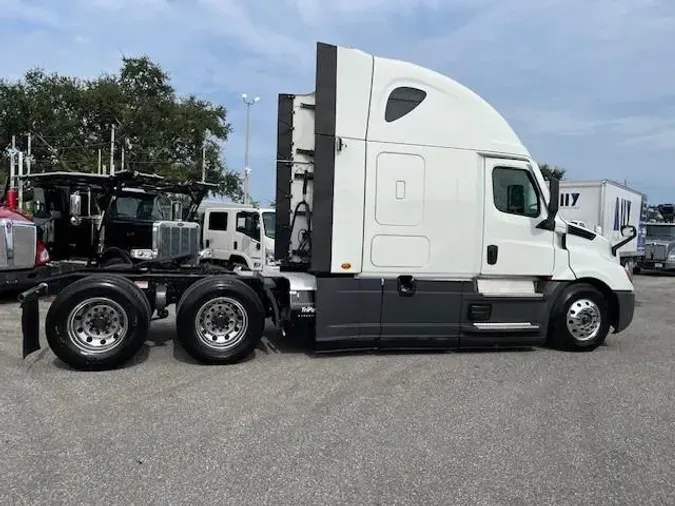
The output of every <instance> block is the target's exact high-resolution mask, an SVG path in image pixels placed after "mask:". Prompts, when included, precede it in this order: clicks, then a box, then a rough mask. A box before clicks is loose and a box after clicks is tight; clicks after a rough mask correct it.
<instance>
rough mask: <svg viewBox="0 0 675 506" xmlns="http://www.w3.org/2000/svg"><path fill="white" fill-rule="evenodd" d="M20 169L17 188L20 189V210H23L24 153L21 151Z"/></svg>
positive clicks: (18, 170)
mask: <svg viewBox="0 0 675 506" xmlns="http://www.w3.org/2000/svg"><path fill="white" fill-rule="evenodd" d="M18 158H19V160H18V165H19V167H18V169H17V171H16V172H17V176H18V177H17V187H18V188H19V199H18V200H19V206H18V207H19V210H22V209H23V178H22V177H21V176H23V151H19V153H18Z"/></svg>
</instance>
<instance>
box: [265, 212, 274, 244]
mask: <svg viewBox="0 0 675 506" xmlns="http://www.w3.org/2000/svg"><path fill="white" fill-rule="evenodd" d="M275 218H276V214H275V213H273V212H270V211H268V212H265V213H262V219H263V226H264V227H265V235H266V236H267V237H269V238H270V239H274V237H275V234H276V229H275V226H276V219H275Z"/></svg>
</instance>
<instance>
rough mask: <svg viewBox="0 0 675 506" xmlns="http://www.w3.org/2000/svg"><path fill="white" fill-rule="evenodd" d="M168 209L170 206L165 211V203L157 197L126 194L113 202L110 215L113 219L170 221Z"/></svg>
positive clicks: (144, 194)
mask: <svg viewBox="0 0 675 506" xmlns="http://www.w3.org/2000/svg"><path fill="white" fill-rule="evenodd" d="M170 209H171V208H170V204H169V209H168V210H167V208H166V202H163V199H162V198H161V197H160V196H159V195H153V194H148V193H139V194H129V193H127V194H124V195H122V196H121V197H118V198H117V199H116V200H115V201H114V202H113V204H112V206H111V208H110V215H111V216H112V217H113V218H123V219H135V220H152V221H160V220H169V219H170V218H169V216H170V215H171V211H170Z"/></svg>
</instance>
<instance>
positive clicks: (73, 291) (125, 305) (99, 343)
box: [45, 275, 150, 371]
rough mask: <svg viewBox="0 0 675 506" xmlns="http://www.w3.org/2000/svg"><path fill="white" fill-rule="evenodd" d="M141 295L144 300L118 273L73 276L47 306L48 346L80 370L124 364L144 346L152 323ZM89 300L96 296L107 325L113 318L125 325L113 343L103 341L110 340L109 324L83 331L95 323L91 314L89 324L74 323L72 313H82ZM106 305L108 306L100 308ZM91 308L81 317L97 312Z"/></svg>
mask: <svg viewBox="0 0 675 506" xmlns="http://www.w3.org/2000/svg"><path fill="white" fill-rule="evenodd" d="M141 300H146V301H147V299H146V297H145V296H144V295H143V293H142V292H141V291H140V289H139V288H138V287H137V286H136V285H134V284H133V283H131V282H129V280H127V279H125V278H121V277H119V276H114V275H94V276H89V277H86V278H83V279H80V280H78V281H76V282H75V283H73V284H71V285H69V286H67V287H66V288H65V289H64V290H62V291H61V292H60V293H59V294H58V295H57V296H56V298H55V299H54V302H53V303H52V304H51V306H50V307H49V311H48V312H47V318H46V322H45V333H46V335H47V342H48V343H49V347H50V348H51V349H52V351H53V352H54V353H55V354H56V356H57V357H58V358H60V359H61V360H62V361H63V362H65V363H66V364H68V365H70V366H71V367H73V368H75V369H79V370H86V371H95V370H106V369H114V368H116V367H119V366H121V365H123V364H124V363H125V362H127V361H128V360H130V359H131V358H132V357H133V356H134V355H136V353H137V352H138V350H139V349H140V348H141V346H143V343H144V342H145V338H146V335H147V333H148V329H149V326H150V317H149V316H148V311H147V306H146V305H145V304H144V303H141ZM87 301H89V303H95V302H96V301H98V303H99V306H98V311H99V312H107V313H109V316H110V317H109V318H108V323H109V325H110V326H113V327H114V326H115V325H116V324H117V323H120V324H121V325H122V326H123V328H124V329H125V333H124V334H123V335H122V336H121V337H118V341H117V342H113V343H110V342H106V341H109V340H110V339H105V338H106V337H109V336H110V332H109V331H110V329H108V330H104V331H103V336H101V335H100V334H98V335H94V334H95V331H93V330H90V331H89V332H88V333H87V332H86V330H87V329H92V328H94V327H95V325H93V324H92V323H91V321H92V320H93V319H91V320H89V325H87V324H83V325H81V327H80V329H77V328H75V322H76V321H77V319H76V316H77V315H78V314H82V312H81V310H80V309H79V308H81V307H82V306H85V305H86V304H87ZM105 307H107V310H106V311H103V308H105ZM89 310H90V311H92V312H91V313H89V314H86V311H84V309H82V311H84V313H85V318H87V317H88V316H90V315H92V314H94V315H96V314H100V313H99V312H97V311H96V310H94V308H92V307H90V308H89ZM115 318H117V319H115ZM80 321H81V320H80ZM71 322H72V325H71ZM99 330H100V329H99ZM91 336H93V337H91ZM111 337H112V336H111ZM87 341H88V342H87ZM113 341H114V339H113ZM106 345H107V346H106Z"/></svg>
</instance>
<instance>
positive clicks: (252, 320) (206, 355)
mask: <svg viewBox="0 0 675 506" xmlns="http://www.w3.org/2000/svg"><path fill="white" fill-rule="evenodd" d="M265 315H266V313H265V308H264V306H263V304H262V301H261V300H260V297H259V296H258V294H257V293H256V292H255V291H254V290H253V289H252V288H251V287H249V286H248V285H246V284H245V283H242V282H241V281H239V280H237V279H235V278H233V277H231V276H213V277H207V278H204V279H201V280H199V281H197V282H195V283H194V284H192V285H191V286H190V288H188V289H187V290H186V291H185V293H184V294H183V297H182V298H181V300H180V301H179V302H178V304H177V305H176V330H177V334H178V339H179V340H180V342H181V344H182V345H183V348H184V349H185V351H186V352H187V353H188V354H190V356H192V357H193V358H194V359H196V360H198V361H200V362H202V363H205V364H233V363H236V362H239V361H241V360H243V359H245V358H246V357H248V356H249V355H250V354H251V353H253V350H254V349H255V347H256V346H257V344H258V342H259V341H260V339H261V338H262V335H263V331H264V328H265Z"/></svg>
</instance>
